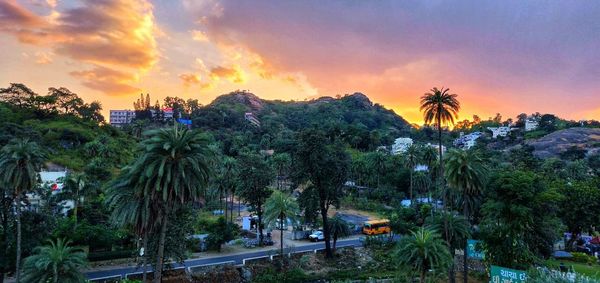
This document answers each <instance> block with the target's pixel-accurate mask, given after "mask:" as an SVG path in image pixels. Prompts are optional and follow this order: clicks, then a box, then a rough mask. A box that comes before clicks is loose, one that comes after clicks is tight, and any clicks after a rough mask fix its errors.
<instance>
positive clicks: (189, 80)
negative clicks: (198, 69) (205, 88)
mask: <svg viewBox="0 0 600 283" xmlns="http://www.w3.org/2000/svg"><path fill="white" fill-rule="evenodd" d="M179 78H180V79H181V81H183V84H184V85H185V86H190V85H193V84H198V83H200V76H199V75H196V74H180V75H179Z"/></svg>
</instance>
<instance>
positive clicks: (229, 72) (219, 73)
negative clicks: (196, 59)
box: [210, 66, 245, 83]
mask: <svg viewBox="0 0 600 283" xmlns="http://www.w3.org/2000/svg"><path fill="white" fill-rule="evenodd" d="M210 76H211V78H213V79H214V80H218V79H221V78H224V79H227V80H229V81H231V82H233V83H243V82H244V80H245V79H244V72H243V71H242V70H241V68H240V67H239V66H233V67H231V68H227V67H222V66H219V67H215V68H212V69H211V70H210Z"/></svg>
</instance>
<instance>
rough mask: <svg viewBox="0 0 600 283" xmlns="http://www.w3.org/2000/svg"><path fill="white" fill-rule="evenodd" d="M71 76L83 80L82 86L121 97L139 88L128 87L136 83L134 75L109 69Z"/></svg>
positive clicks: (74, 73) (88, 71)
mask: <svg viewBox="0 0 600 283" xmlns="http://www.w3.org/2000/svg"><path fill="white" fill-rule="evenodd" d="M69 74H70V75H71V76H73V77H76V78H79V79H81V80H83V82H82V84H83V85H84V86H86V87H88V88H91V89H95V90H99V91H101V92H104V93H107V94H112V95H121V94H131V93H134V92H139V90H140V89H139V88H136V87H133V86H131V85H130V83H131V82H134V81H137V80H138V77H137V75H136V74H135V73H128V72H121V71H117V70H114V69H110V68H104V67H95V68H93V69H91V70H85V71H73V72H70V73H69Z"/></svg>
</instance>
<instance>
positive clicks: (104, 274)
mask: <svg viewBox="0 0 600 283" xmlns="http://www.w3.org/2000/svg"><path fill="white" fill-rule="evenodd" d="M348 246H354V247H358V246H362V242H361V241H360V240H359V239H349V240H338V242H337V247H338V248H340V247H348ZM323 248H325V243H324V242H320V243H315V244H309V245H302V246H298V247H294V248H293V249H294V252H295V253H297V252H306V251H311V250H316V249H323ZM277 251H278V250H277V249H272V250H263V251H257V252H249V253H241V254H230V255H224V256H216V257H210V258H201V259H189V260H186V261H185V262H184V263H183V264H179V263H174V264H173V267H174V268H182V267H195V266H201V265H207V264H215V263H221V262H231V261H234V262H235V264H242V262H243V260H244V259H249V258H255V257H262V256H268V255H273V254H274V253H275V252H277ZM148 270H151V267H148ZM141 271H142V269H141V267H117V268H114V269H109V270H101V271H90V272H87V273H86V276H87V278H88V279H89V280H98V279H104V278H112V277H116V276H121V277H122V278H125V275H126V274H130V273H137V272H141Z"/></svg>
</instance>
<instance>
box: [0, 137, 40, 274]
mask: <svg viewBox="0 0 600 283" xmlns="http://www.w3.org/2000/svg"><path fill="white" fill-rule="evenodd" d="M44 159H45V153H44V151H43V150H42V148H41V147H39V146H38V144H37V143H35V142H31V141H29V140H28V139H14V140H12V141H10V142H9V143H8V144H7V145H5V146H4V147H3V148H2V150H1V151H0V179H1V182H0V183H4V184H6V185H8V186H10V187H11V188H12V190H13V195H14V199H15V211H16V222H17V261H16V282H17V283H19V282H20V278H21V277H20V274H21V272H20V268H21V196H22V195H23V194H25V193H27V192H30V191H32V190H33V189H34V188H35V187H36V186H37V185H38V181H39V173H38V172H39V171H40V169H41V167H42V165H43V163H44Z"/></svg>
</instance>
